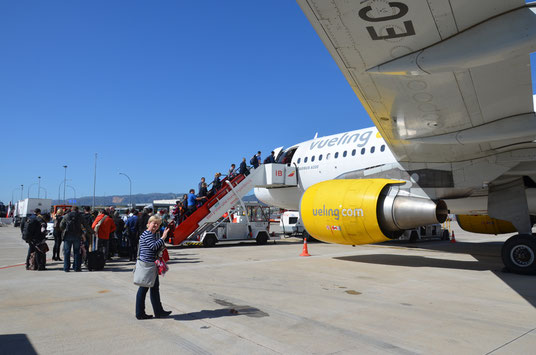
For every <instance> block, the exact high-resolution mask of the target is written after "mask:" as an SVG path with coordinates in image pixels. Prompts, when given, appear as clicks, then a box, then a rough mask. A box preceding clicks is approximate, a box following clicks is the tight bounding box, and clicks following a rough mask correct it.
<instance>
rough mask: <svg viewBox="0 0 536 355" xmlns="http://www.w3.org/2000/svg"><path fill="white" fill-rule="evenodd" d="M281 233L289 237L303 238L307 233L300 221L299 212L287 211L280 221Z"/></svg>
mask: <svg viewBox="0 0 536 355" xmlns="http://www.w3.org/2000/svg"><path fill="white" fill-rule="evenodd" d="M279 226H280V227H281V232H282V233H283V234H284V235H288V236H301V235H303V233H306V231H305V228H304V227H303V224H302V223H301V219H300V212H299V211H285V212H283V213H282V214H281V219H280V220H279Z"/></svg>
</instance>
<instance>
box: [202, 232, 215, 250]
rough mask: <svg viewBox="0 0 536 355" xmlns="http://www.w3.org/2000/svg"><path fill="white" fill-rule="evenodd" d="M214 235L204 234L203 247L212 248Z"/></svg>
mask: <svg viewBox="0 0 536 355" xmlns="http://www.w3.org/2000/svg"><path fill="white" fill-rule="evenodd" d="M216 240H217V239H216V237H215V236H214V235H212V234H209V235H207V236H205V238H204V239H203V246H204V247H205V248H212V247H214V246H215V245H216Z"/></svg>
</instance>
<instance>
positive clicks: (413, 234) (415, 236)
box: [409, 231, 419, 243]
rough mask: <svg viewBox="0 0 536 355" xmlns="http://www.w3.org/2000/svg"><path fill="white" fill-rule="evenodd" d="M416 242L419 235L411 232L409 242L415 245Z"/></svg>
mask: <svg viewBox="0 0 536 355" xmlns="http://www.w3.org/2000/svg"><path fill="white" fill-rule="evenodd" d="M417 240H419V234H418V233H417V231H411V233H410V235H409V242H410V243H417Z"/></svg>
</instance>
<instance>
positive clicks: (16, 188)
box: [11, 187, 20, 204]
mask: <svg viewBox="0 0 536 355" xmlns="http://www.w3.org/2000/svg"><path fill="white" fill-rule="evenodd" d="M18 189H20V187H15V188H14V189H13V190H11V204H13V200H14V197H13V193H14V192H15V191H16V190H18Z"/></svg>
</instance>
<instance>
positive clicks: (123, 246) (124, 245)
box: [118, 232, 130, 258]
mask: <svg viewBox="0 0 536 355" xmlns="http://www.w3.org/2000/svg"><path fill="white" fill-rule="evenodd" d="M118 254H119V256H120V257H124V258H126V257H129V256H130V238H129V237H128V233H127V232H123V234H122V235H121V240H120V242H119V247H118Z"/></svg>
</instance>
